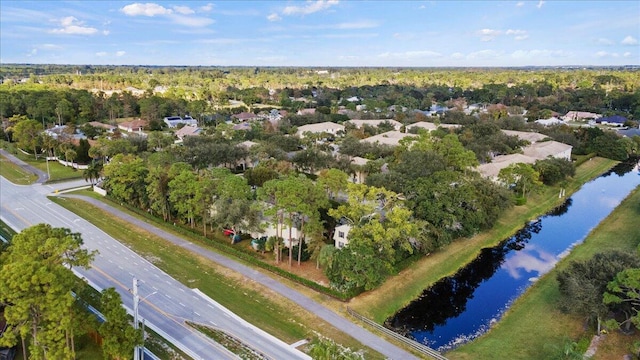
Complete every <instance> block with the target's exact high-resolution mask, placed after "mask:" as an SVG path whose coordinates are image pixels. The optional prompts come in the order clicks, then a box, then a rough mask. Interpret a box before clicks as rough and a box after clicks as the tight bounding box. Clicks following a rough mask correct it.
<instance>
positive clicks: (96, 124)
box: [88, 121, 116, 134]
mask: <svg viewBox="0 0 640 360" xmlns="http://www.w3.org/2000/svg"><path fill="white" fill-rule="evenodd" d="M88 124H89V125H91V126H93V127H95V128H100V129H104V130H105V131H106V132H108V133H109V134H113V131H114V130H115V129H116V127H115V126H113V125H109V124H105V123H101V122H98V121H90V122H88Z"/></svg>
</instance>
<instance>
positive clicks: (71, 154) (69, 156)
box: [64, 149, 78, 169]
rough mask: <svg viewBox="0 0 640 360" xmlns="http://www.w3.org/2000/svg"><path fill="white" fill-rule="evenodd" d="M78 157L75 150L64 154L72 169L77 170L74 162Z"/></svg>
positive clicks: (68, 150)
mask: <svg viewBox="0 0 640 360" xmlns="http://www.w3.org/2000/svg"><path fill="white" fill-rule="evenodd" d="M76 156H78V153H76V151H75V150H73V149H67V150H66V151H65V152H64V158H65V160H66V161H67V162H69V163H71V168H73V169H75V166H73V160H74V159H75V158H76Z"/></svg>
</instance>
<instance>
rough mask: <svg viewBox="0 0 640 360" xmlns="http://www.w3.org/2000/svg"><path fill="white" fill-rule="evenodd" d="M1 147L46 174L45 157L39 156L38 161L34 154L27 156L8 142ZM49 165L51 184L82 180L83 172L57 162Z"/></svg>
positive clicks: (2, 143) (3, 142) (1, 144)
mask: <svg viewBox="0 0 640 360" xmlns="http://www.w3.org/2000/svg"><path fill="white" fill-rule="evenodd" d="M0 147H2V148H3V149H5V150H7V151H8V152H10V153H11V154H13V155H15V156H16V157H17V158H18V159H20V160H22V161H24V162H26V163H27V164H29V165H31V166H33V167H35V168H37V169H39V170H42V171H44V172H45V173H46V172H47V161H46V160H45V158H44V157H42V156H38V159H37V160H36V158H35V156H34V155H33V154H25V153H23V152H22V151H20V150H18V149H17V148H16V147H15V144H11V143H8V142H6V141H0ZM48 163H49V164H48V166H49V170H48V171H49V174H50V176H51V178H50V179H49V182H52V181H53V182H55V181H64V180H72V179H81V178H82V170H75V169H73V168H71V167H67V166H63V165H62V164H60V163H59V162H57V161H48ZM4 165H5V162H3V163H2V166H3V167H4ZM7 179H8V178H7ZM35 179H36V177H34V180H33V181H35ZM33 181H32V182H33ZM12 182H13V181H12ZM16 184H17V183H16Z"/></svg>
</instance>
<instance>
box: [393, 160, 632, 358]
mask: <svg viewBox="0 0 640 360" xmlns="http://www.w3.org/2000/svg"><path fill="white" fill-rule="evenodd" d="M639 175H640V174H639V172H638V163H623V164H619V165H617V166H616V167H615V168H613V169H612V170H611V171H609V172H607V173H606V174H604V175H602V176H600V177H598V178H596V179H594V180H592V181H591V182H588V183H586V184H584V185H583V186H582V188H581V189H580V190H578V191H577V192H576V193H574V194H573V195H572V196H571V197H570V198H569V199H567V200H566V201H565V203H564V204H562V205H561V206H560V207H558V208H556V209H554V210H553V211H551V212H550V213H549V214H546V215H544V216H542V217H540V218H538V219H536V220H534V221H531V222H529V223H528V224H525V226H524V227H523V228H522V229H521V230H520V231H518V232H517V233H516V234H515V235H514V236H512V237H511V238H509V239H506V240H504V241H502V242H501V243H500V244H499V245H498V246H496V247H494V248H486V249H483V250H482V251H481V252H480V254H479V256H478V257H477V258H476V259H475V260H474V261H472V262H471V263H470V264H468V265H467V266H466V267H464V268H462V269H460V270H459V271H458V272H457V273H456V274H454V275H453V276H451V277H448V278H443V279H441V280H439V281H438V282H436V283H435V284H434V285H433V286H431V287H430V288H428V289H425V290H424V292H423V293H422V294H421V296H420V297H419V298H417V299H415V300H414V301H412V302H411V303H410V304H409V305H408V306H407V307H405V308H403V309H401V310H399V311H398V312H397V313H396V314H395V315H393V316H392V317H390V318H389V319H387V321H386V322H385V326H387V327H388V328H390V329H392V330H394V331H396V332H399V333H401V334H403V335H405V336H407V337H410V338H413V339H415V340H416V341H418V342H421V343H423V344H425V345H428V346H429V347H431V348H434V349H437V350H439V351H446V350H450V349H452V348H455V347H456V346H459V345H461V344H463V343H465V342H468V341H471V340H473V339H474V338H476V337H478V336H480V335H482V334H483V333H485V332H486V331H488V330H489V329H490V328H491V326H492V325H493V324H494V323H496V322H498V321H499V320H500V318H501V316H502V314H503V313H504V312H505V310H507V309H508V308H509V306H510V305H511V303H513V301H514V300H515V299H517V298H518V296H520V295H521V294H522V293H523V292H524V291H525V290H526V289H527V288H528V287H529V286H530V285H531V284H532V283H533V282H535V281H536V280H537V279H538V278H539V277H540V276H541V275H543V274H544V273H546V272H547V271H549V270H550V269H552V268H553V267H554V266H555V264H556V263H557V262H558V260H559V259H561V258H562V257H563V256H565V255H566V254H567V253H569V252H570V251H571V248H572V247H573V246H575V245H576V244H579V243H580V242H582V241H583V240H584V238H585V237H586V236H587V234H588V233H589V232H590V231H591V230H592V229H593V228H594V227H595V226H597V225H598V224H599V223H600V221H602V220H603V219H604V218H605V217H607V215H609V213H611V211H613V209H615V208H616V207H617V206H618V204H620V202H621V201H622V200H623V199H624V198H625V197H626V196H627V195H628V194H629V193H630V192H631V191H632V190H633V189H634V188H635V187H636V186H638V185H640V176H639Z"/></svg>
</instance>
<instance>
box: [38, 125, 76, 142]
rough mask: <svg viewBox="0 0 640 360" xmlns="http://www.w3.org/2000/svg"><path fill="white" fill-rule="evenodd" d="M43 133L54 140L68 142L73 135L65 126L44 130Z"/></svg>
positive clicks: (71, 130)
mask: <svg viewBox="0 0 640 360" xmlns="http://www.w3.org/2000/svg"><path fill="white" fill-rule="evenodd" d="M44 133H45V134H46V135H48V136H51V137H52V138H54V139H60V140H69V139H71V137H72V135H73V129H71V128H69V127H68V126H67V125H56V126H54V127H52V128H50V129H46V130H45V131H44Z"/></svg>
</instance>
